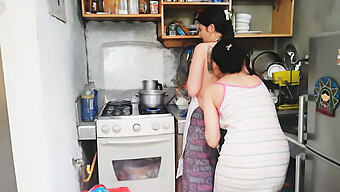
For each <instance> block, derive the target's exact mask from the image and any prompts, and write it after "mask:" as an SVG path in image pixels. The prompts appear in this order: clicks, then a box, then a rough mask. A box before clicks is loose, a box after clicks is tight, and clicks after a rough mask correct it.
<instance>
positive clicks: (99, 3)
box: [97, 0, 104, 12]
mask: <svg viewBox="0 0 340 192" xmlns="http://www.w3.org/2000/svg"><path fill="white" fill-rule="evenodd" d="M97 3H98V6H97V11H98V12H104V9H103V8H104V7H103V6H104V4H103V3H104V0H97Z"/></svg>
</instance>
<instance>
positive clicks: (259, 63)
mask: <svg viewBox="0 0 340 192" xmlns="http://www.w3.org/2000/svg"><path fill="white" fill-rule="evenodd" d="M275 62H281V58H280V56H279V55H278V54H276V53H275V52H272V51H264V52H262V53H260V54H258V55H257V56H256V57H255V58H254V59H253V62H252V65H253V66H252V67H253V69H254V71H255V74H256V75H257V76H259V77H261V78H262V75H263V73H264V72H266V71H267V69H268V67H269V65H271V64H273V63H275Z"/></svg>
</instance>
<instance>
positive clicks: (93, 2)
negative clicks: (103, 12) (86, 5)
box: [91, 0, 98, 13]
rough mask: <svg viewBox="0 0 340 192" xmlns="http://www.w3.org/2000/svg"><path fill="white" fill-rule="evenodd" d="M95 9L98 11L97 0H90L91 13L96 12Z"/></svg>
mask: <svg viewBox="0 0 340 192" xmlns="http://www.w3.org/2000/svg"><path fill="white" fill-rule="evenodd" d="M97 11H98V2H97V0H92V3H91V13H97Z"/></svg>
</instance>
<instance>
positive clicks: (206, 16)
mask: <svg viewBox="0 0 340 192" xmlns="http://www.w3.org/2000/svg"><path fill="white" fill-rule="evenodd" d="M197 20H198V22H199V24H198V25H199V35H200V37H201V38H202V39H203V43H200V44H198V45H197V46H196V47H195V50H194V55H193V58H192V61H191V65H190V70H189V76H188V80H187V89H188V93H189V95H190V96H191V102H190V106H189V109H188V113H187V117H186V123H185V127H184V133H183V151H182V156H181V158H180V160H179V166H178V169H177V178H178V177H180V176H182V175H183V176H182V184H183V191H184V192H189V191H190V192H197V191H200V192H212V191H213V183H214V182H213V178H214V172H215V166H216V162H217V157H218V152H217V149H215V148H211V147H209V146H208V144H207V142H206V140H205V138H204V118H203V95H204V92H205V89H206V88H207V86H209V85H210V84H212V83H213V82H215V81H216V80H217V79H218V77H216V76H214V74H213V73H212V66H211V62H210V61H211V60H210V53H211V50H212V48H213V47H214V46H215V44H216V43H217V42H218V41H220V40H221V39H232V38H234V32H233V26H232V22H231V19H230V13H229V12H228V10H225V9H222V8H216V7H209V8H206V9H205V10H204V11H203V12H201V13H200V15H199V17H198V19H197Z"/></svg>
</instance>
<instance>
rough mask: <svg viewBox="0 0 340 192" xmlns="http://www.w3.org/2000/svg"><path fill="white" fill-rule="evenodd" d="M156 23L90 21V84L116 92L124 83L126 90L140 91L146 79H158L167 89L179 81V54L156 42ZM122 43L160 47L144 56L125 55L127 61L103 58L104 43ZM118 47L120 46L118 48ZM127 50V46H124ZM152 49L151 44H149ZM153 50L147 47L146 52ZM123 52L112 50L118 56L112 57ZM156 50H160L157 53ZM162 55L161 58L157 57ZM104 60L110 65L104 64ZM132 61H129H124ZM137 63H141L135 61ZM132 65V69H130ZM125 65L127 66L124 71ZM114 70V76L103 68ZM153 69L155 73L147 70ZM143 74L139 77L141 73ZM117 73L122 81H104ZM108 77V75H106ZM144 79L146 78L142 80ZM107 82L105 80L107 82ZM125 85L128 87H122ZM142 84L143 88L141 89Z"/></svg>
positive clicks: (88, 27) (116, 49)
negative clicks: (147, 43) (177, 72)
mask: <svg viewBox="0 0 340 192" xmlns="http://www.w3.org/2000/svg"><path fill="white" fill-rule="evenodd" d="M156 27H157V26H156V24H155V23H153V22H110V21H105V22H96V21H90V22H87V23H86V31H85V34H86V44H87V45H86V47H87V53H88V65H89V78H90V80H91V81H94V82H95V83H96V87H97V88H99V89H104V88H105V89H116V88H117V87H119V85H122V83H124V82H127V81H129V82H130V84H129V83H126V87H127V89H138V88H141V86H142V84H141V80H142V79H145V77H149V78H148V79H158V80H161V81H160V82H161V83H163V84H166V85H167V86H174V79H176V70H177V65H178V61H177V57H176V56H175V55H176V53H174V52H173V50H172V49H167V48H164V46H163V45H162V44H161V43H160V42H158V41H157V30H156ZM122 41H143V42H150V43H155V44H158V45H159V47H157V48H156V47H154V49H152V50H154V51H150V52H149V54H145V55H144V56H143V55H142V54H141V53H140V54H129V53H127V54H125V55H126V57H129V58H127V59H122V58H123V56H121V57H116V58H113V57H111V58H110V59H108V58H106V59H104V55H103V53H104V52H103V44H105V43H111V42H115V43H117V42H122ZM117 47H119V46H117ZM125 47H126V46H125ZM150 47H151V45H150ZM150 47H147V46H145V49H149V48H150ZM121 48H122V49H119V48H115V49H112V50H113V51H115V52H116V53H114V52H113V53H112V54H111V55H113V56H115V55H117V54H122V53H121V51H123V49H124V47H123V45H122V46H121ZM129 48H131V50H130V53H132V52H133V51H138V50H140V51H141V52H144V51H145V50H144V51H143V49H142V48H140V47H139V46H133V45H131V46H129ZM155 49H157V50H155ZM158 53H159V54H162V56H158V55H157V54H158ZM104 60H106V61H108V62H109V63H105V64H104ZM127 60H129V61H130V62H125V61H127ZM133 61H138V62H133ZM127 65H129V66H127ZM122 66H124V67H125V66H126V67H125V68H124V67H122ZM107 68H111V69H112V70H111V71H112V74H110V72H108V70H106V71H105V72H104V69H107ZM149 68H153V69H154V70H148V69H149ZM138 72H139V73H143V74H139V73H138ZM117 73H119V74H120V76H121V77H124V78H121V79H120V81H119V82H118V81H115V80H114V78H109V79H110V80H111V79H112V81H111V82H112V83H109V84H110V85H109V86H108V82H105V81H106V80H107V79H108V77H107V76H115V75H117ZM104 75H106V76H104ZM142 77H143V78H142ZM105 79H106V80H105ZM123 85H124V86H125V84H123ZM139 85H140V86H139Z"/></svg>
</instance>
